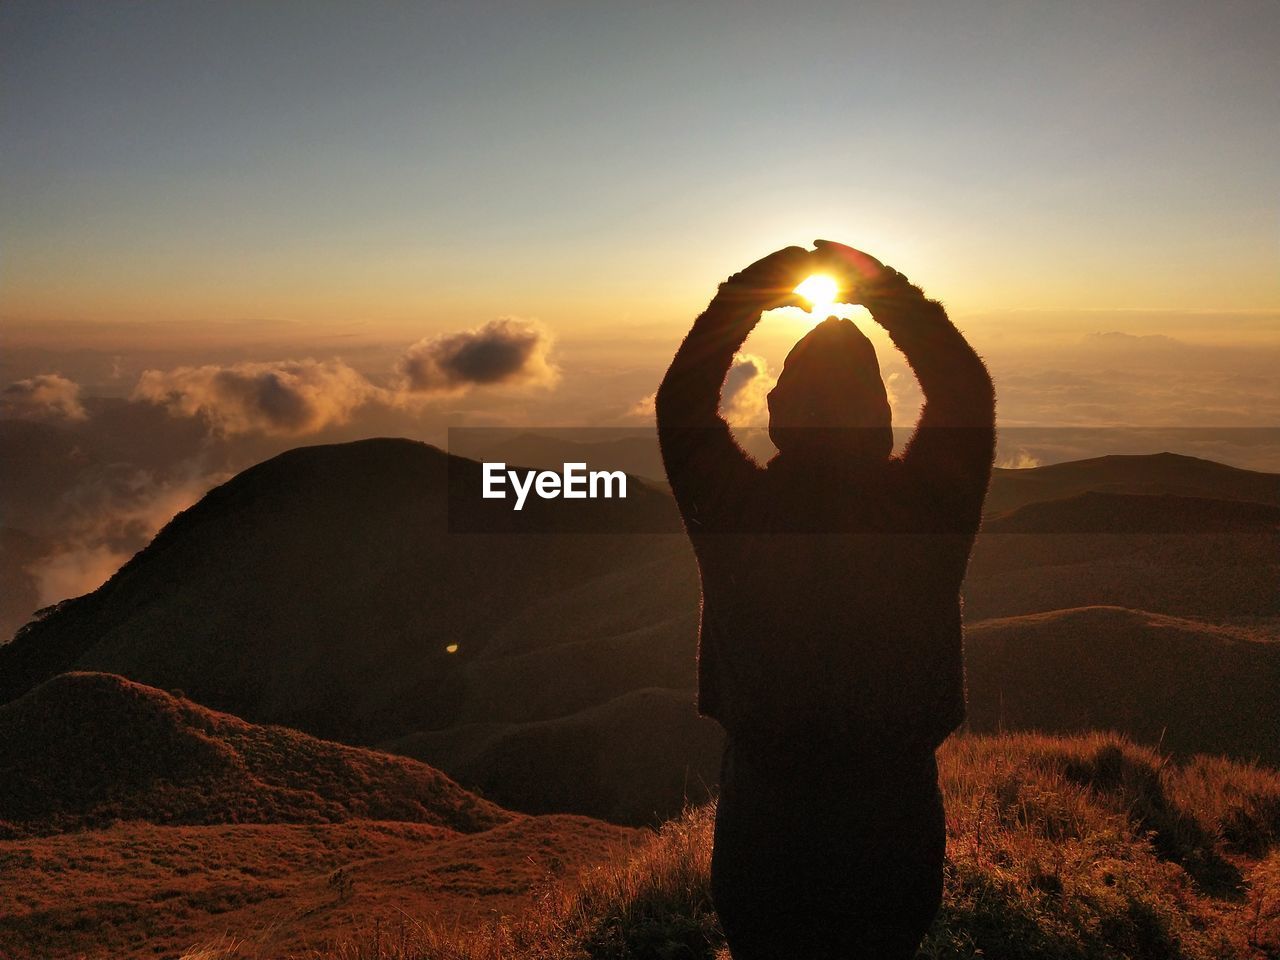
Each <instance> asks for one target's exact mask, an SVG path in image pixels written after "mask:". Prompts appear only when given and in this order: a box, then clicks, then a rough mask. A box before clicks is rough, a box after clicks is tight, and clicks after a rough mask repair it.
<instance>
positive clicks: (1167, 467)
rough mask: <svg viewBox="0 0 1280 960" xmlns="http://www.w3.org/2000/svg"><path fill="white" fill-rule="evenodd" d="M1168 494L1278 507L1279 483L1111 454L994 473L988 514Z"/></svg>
mask: <svg viewBox="0 0 1280 960" xmlns="http://www.w3.org/2000/svg"><path fill="white" fill-rule="evenodd" d="M1088 492H1097V493H1120V494H1135V495H1158V494H1172V495H1174V496H1180V497H1209V498H1213V499H1218V500H1247V501H1252V502H1255V503H1267V504H1270V505H1271V506H1280V478H1278V477H1277V476H1276V475H1275V474H1274V473H1260V472H1258V471H1256V470H1242V469H1240V468H1239V467H1229V466H1227V465H1226V464H1224V463H1215V462H1214V461H1212V460H1202V459H1200V458H1199V457H1188V456H1183V455H1182V454H1177V453H1157V454H1144V455H1116V454H1113V455H1110V456H1106V457H1091V458H1089V459H1087V460H1071V461H1067V462H1065V463H1053V464H1049V465H1048V466H1044V467H1033V468H1031V469H1026V470H1010V469H1001V468H997V469H996V470H995V472H994V473H993V475H992V478H991V492H990V494H989V495H988V497H987V504H986V509H987V513H988V514H991V515H995V514H1000V513H1005V512H1007V511H1009V510H1013V509H1015V508H1017V507H1021V506H1024V505H1026V504H1028V503H1043V502H1044V501H1046V500H1065V499H1068V498H1070V497H1075V496H1078V495H1080V494H1082V493H1088Z"/></svg>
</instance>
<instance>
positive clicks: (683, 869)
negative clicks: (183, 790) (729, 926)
mask: <svg viewBox="0 0 1280 960" xmlns="http://www.w3.org/2000/svg"><path fill="white" fill-rule="evenodd" d="M941 771H942V780H943V787H944V792H945V793H946V795H947V799H948V834H949V845H948V862H947V869H946V896H945V902H944V905H943V909H942V911H941V913H940V915H939V917H938V921H937V923H936V924H935V926H934V929H933V930H932V931H931V933H930V934H929V936H928V937H927V938H926V940H925V942H924V944H923V945H922V947H921V952H920V956H921V957H922V958H930V960H940V958H978V957H983V958H991V960H995V958H1000V960H1013V958H1053V960H1104V958H1106V960H1112V958H1114V960H1120V958H1134V960H1136V958H1143V960H1233V958H1238V960H1246V958H1247V960H1261V958H1268V957H1272V958H1274V957H1277V956H1280V775H1278V774H1276V773H1274V772H1271V771H1267V770H1263V769H1259V768H1255V767H1250V766H1245V765H1241V764H1237V763H1231V762H1228V761H1224V760H1217V759H1199V760H1196V761H1194V762H1192V763H1190V764H1188V765H1185V766H1178V765H1175V764H1173V763H1171V762H1170V761H1168V760H1167V759H1166V758H1164V757H1162V756H1160V755H1159V754H1157V753H1155V752H1154V751H1151V750H1148V749H1145V748H1141V747H1137V746H1134V745H1133V744H1131V743H1129V742H1128V741H1125V740H1122V739H1119V738H1117V737H1114V736H1111V735H1103V734H1097V735H1090V736H1082V737H1075V738H1051V737H1042V736H1036V735H1011V736H1003V737H966V738H958V739H956V740H954V741H953V742H952V743H951V744H949V745H948V747H947V748H946V749H945V750H944V751H943V754H942V757H941ZM713 815H714V814H713V808H712V807H710V806H707V807H701V808H697V809H693V810H690V811H688V812H687V813H686V815H685V816H684V817H683V818H681V819H679V820H676V821H673V822H672V823H670V824H668V825H667V826H666V827H665V828H664V829H663V830H662V831H661V832H660V833H659V834H658V835H657V836H656V837H654V838H653V840H652V841H650V842H649V843H648V844H647V845H646V846H644V847H643V848H642V849H640V850H639V852H638V854H637V855H635V856H634V857H632V858H631V859H626V860H623V859H619V860H616V861H615V862H612V863H608V864H604V865H600V866H595V867H592V868H589V869H586V870H583V871H582V872H581V873H580V875H579V876H578V878H577V880H576V881H575V882H573V883H571V884H561V885H556V886H549V887H547V888H546V889H544V890H543V891H542V892H541V894H540V895H539V897H538V899H537V901H536V903H535V904H534V906H533V908H532V909H530V910H529V911H527V912H526V913H524V914H522V915H521V916H519V917H515V918H507V919H504V920H502V921H499V922H495V923H490V924H488V925H486V926H483V927H481V928H480V929H471V930H465V931H463V930H447V929H440V928H434V927H431V926H428V925H425V924H424V925H419V924H416V923H414V922H413V921H411V920H408V919H406V920H405V921H404V922H402V923H399V924H396V925H393V926H392V927H387V926H385V925H384V926H382V927H379V928H375V929H366V930H362V931H357V932H355V933H353V934H352V935H351V936H350V937H349V938H347V939H345V940H343V941H342V942H339V943H335V944H333V945H332V946H331V947H330V948H329V949H327V950H324V951H319V952H316V953H313V954H310V955H309V960H499V958H504V960H505V958H512V957H528V958H539V960H570V958H610V960H615V958H616V960H621V958H627V957H634V958H662V960H675V958H712V957H716V956H717V955H720V956H721V957H724V956H727V955H726V954H725V953H724V951H723V943H722V940H721V938H720V934H719V930H718V927H717V925H716V921H715V916H714V912H713V908H712V905H711V901H710V896H709V892H708V870H709V864H710V849H711V827H712V822H713ZM196 956H197V955H196V954H192V955H191V960H195V957H196ZM199 956H201V957H202V960H212V958H211V957H210V956H209V955H208V954H200V955H199ZM218 956H220V957H229V956H234V957H238V958H245V957H251V956H253V952H252V951H251V950H248V949H243V948H240V949H237V948H236V947H235V946H234V945H233V947H232V949H230V950H225V951H223V952H222V953H221V954H220V955H218Z"/></svg>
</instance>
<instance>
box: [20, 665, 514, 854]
mask: <svg viewBox="0 0 1280 960" xmlns="http://www.w3.org/2000/svg"><path fill="white" fill-rule="evenodd" d="M0 784H3V786H0V836H6V835H7V836H14V835H23V834H38V833H55V832H61V831H66V830H82V829H86V828H94V827H102V826H107V825H110V824H111V823H113V822H115V821H146V822H149V823H153V824H187V825H192V824H216V823H335V822H341V821H346V820H352V819H357V818H361V819H371V820H396V821H402V822H406V823H421V824H427V825H430V826H435V827H443V828H446V829H448V830H450V831H458V832H462V833H475V832H478V831H481V830H488V829H490V828H491V827H495V826H497V825H499V824H502V823H506V822H508V821H510V820H511V819H513V815H512V814H510V813H508V812H507V811H505V810H503V809H501V808H499V807H496V806H494V805H493V804H492V803H489V802H487V801H485V800H481V799H480V798H479V797H476V796H475V795H473V794H471V793H468V792H467V791H466V790H463V789H462V788H461V787H459V786H458V785H457V784H456V783H454V782H453V781H452V780H450V779H449V778H448V777H446V776H444V775H443V774H442V773H440V771H438V770H436V769H433V768H431V767H429V766H426V765H425V764H422V763H418V762H415V761H412V760H407V759H405V758H403V757H395V756H391V755H389V754H384V753H376V752H374V751H371V750H362V749H358V748H355V747H347V746H342V745H340V744H336V743H328V742H326V741H323V740H316V739H315V738H313V737H310V736H307V735H306V734H302V733H298V732H297V731H295V730H290V729H288V728H285V727H261V726H255V725H253V724H250V723H245V722H244V721H243V720H240V719H238V718H237V717H233V716H230V715H229V714H225V713H217V712H215V711H212V710H208V709H206V708H204V707H201V706H198V705H197V704H194V703H192V702H191V701H190V700H186V699H183V698H181V697H175V696H173V695H171V694H169V693H165V692H164V691H161V690H156V689H154V688H152V687H146V686H143V685H142V684H139V683H134V682H132V681H129V680H125V679H124V678H123V677H117V676H112V675H110V674H101V673H68V674H63V675H61V676H58V677H55V678H54V679H53V680H50V681H49V682H47V683H45V684H43V685H41V686H40V687H38V688H36V689H35V690H33V691H32V692H31V693H29V694H27V695H26V696H24V697H21V698H19V699H18V700H15V701H14V702H12V703H8V704H5V705H4V706H0Z"/></svg>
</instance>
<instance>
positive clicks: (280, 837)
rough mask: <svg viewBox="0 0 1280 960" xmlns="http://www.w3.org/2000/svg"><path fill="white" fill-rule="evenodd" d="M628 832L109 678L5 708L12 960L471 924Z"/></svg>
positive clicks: (68, 680) (77, 680)
mask: <svg viewBox="0 0 1280 960" xmlns="http://www.w3.org/2000/svg"><path fill="white" fill-rule="evenodd" d="M638 836H639V835H638V834H637V833H636V832H635V831H631V830H628V829H625V828H621V827H615V826H611V825H609V824H605V823H601V822H599V821H596V820H589V819H586V818H583V817H573V816H561V817H527V816H522V815H520V814H513V813H510V812H508V811H506V810H503V809H501V808H500V807H497V806H495V805H494V804H492V803H490V802H488V801H486V800H482V799H480V798H479V797H476V796H475V795H474V794H471V793H469V792H467V791H465V790H463V789H462V788H461V787H459V786H458V785H457V784H456V783H454V782H453V781H452V780H450V779H449V778H448V777H446V776H444V775H443V774H441V773H440V772H439V771H438V770H436V769H433V768H432V767H429V766H426V765H425V764H422V763H419V762H417V761H415V760H410V759H407V758H404V757H398V756H391V755H389V754H384V753H377V752H374V751H371V750H364V749H359V748H354V747H347V746H342V745H340V744H336V743H328V742H325V741H321V740H316V739H314V738H312V737H309V736H306V735H305V734H301V733H298V732H296V731H294V730H289V729H287V728H284V727H262V726H255V725H253V724H249V723H245V722H244V721H242V720H239V719H238V718H236V717H233V716H230V715H228V714H224V713H216V712H214V711H211V710H208V709H206V708H204V707H200V706H198V705H196V704H194V703H192V702H190V701H189V700H186V699H183V698H181V697H176V696H173V695H171V694H169V693H165V692H163V691H160V690H156V689H153V688H150V687H144V686H142V685H141V684H137V683H134V682H132V681H128V680H125V679H123V678H121V677H116V676H110V675H106V674H90V673H72V674H64V675H61V676H59V677H56V678H55V679H53V680H51V681H49V682H48V683H45V684H43V685H42V686H40V687H39V688H37V689H36V690H34V691H32V692H31V693H29V694H27V695H26V696H24V697H22V698H20V699H18V700H16V701H14V702H12V703H9V704H6V705H5V706H3V707H0V876H3V878H4V883H3V886H4V890H5V896H3V897H0V956H3V957H6V958H7V957H37V956H38V957H48V958H56V957H108V956H109V957H111V958H113V960H115V958H124V957H155V956H157V955H161V956H177V955H178V954H179V952H180V951H182V950H185V949H186V948H187V947H189V946H190V945H191V944H192V943H194V942H197V941H199V940H203V939H208V938H210V937H216V936H219V935H221V934H223V933H224V932H225V931H227V930H228V929H236V930H240V931H243V932H244V934H246V935H249V936H252V937H253V938H254V939H255V941H256V942H258V944H259V946H260V947H261V948H262V949H263V950H264V951H265V955H269V956H281V955H290V954H294V953H301V952H304V951H306V950H311V949H315V948H318V947H321V946H323V945H324V944H325V943H326V942H329V941H331V940H332V939H333V938H334V937H336V936H338V935H339V934H340V933H341V932H342V931H344V930H346V929H349V928H350V926H351V925H352V924H353V923H356V922H369V921H371V920H372V919H373V918H381V919H382V920H385V921H386V922H388V923H390V922H393V921H398V920H400V919H401V918H403V917H404V916H405V915H406V914H408V913H410V912H413V913H422V914H428V913H429V914H430V915H431V916H432V917H433V918H435V919H436V920H437V921H438V922H446V921H447V922H450V923H454V924H463V923H466V924H474V923H477V922H479V921H482V920H486V919H490V918H493V917H496V916H501V915H503V914H506V913H509V912H511V911H512V910H515V909H520V908H522V907H523V905H524V904H525V903H526V902H527V899H528V897H529V896H530V894H531V893H532V892H533V891H535V890H536V889H537V888H538V886H539V885H541V884H544V883H546V882H547V880H548V878H551V877H555V876H558V875H560V874H562V873H563V872H564V871H566V870H573V869H576V868H578V867H580V866H583V865H585V864H587V863H591V862H595V861H598V860H600V859H602V858H605V857H608V856H610V855H612V853H613V852H614V851H615V850H617V849H618V848H619V847H620V846H626V845H628V844H630V843H632V842H634V841H635V840H636V839H637V838H638Z"/></svg>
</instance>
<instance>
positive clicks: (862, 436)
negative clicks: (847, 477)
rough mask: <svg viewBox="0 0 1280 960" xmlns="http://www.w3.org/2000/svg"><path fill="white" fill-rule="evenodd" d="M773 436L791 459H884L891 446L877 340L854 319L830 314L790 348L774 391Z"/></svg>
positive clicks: (771, 403)
mask: <svg viewBox="0 0 1280 960" xmlns="http://www.w3.org/2000/svg"><path fill="white" fill-rule="evenodd" d="M769 439H771V440H772V441H773V444H774V446H776V447H777V448H778V451H779V453H781V454H782V455H783V456H785V457H787V458H788V459H792V458H799V457H809V456H812V457H817V458H822V459H826V458H831V457H835V458H848V457H858V458H866V459H886V458H888V456H889V455H890V454H891V453H892V452H893V428H892V420H891V414H890V410H889V397H888V394H887V393H886V392H885V388H884V381H883V380H882V379H881V378H880V364H879V362H878V361H877V359H876V351H875V347H873V346H872V345H871V341H870V340H868V339H867V338H866V336H865V335H863V333H862V331H861V330H859V329H858V328H857V326H855V325H854V323H853V321H852V320H840V319H837V318H836V317H829V318H828V319H826V320H824V321H822V323H820V324H818V325H817V326H816V327H814V328H813V329H812V330H811V331H809V333H807V334H806V335H805V336H804V337H803V338H801V340H800V342H799V343H797V344H796V345H795V346H794V347H792V349H791V352H790V353H789V354H787V359H786V362H785V363H784V364H783V367H782V373H781V374H780V375H779V377H778V383H777V385H776V386H775V387H774V388H773V390H771V391H770V392H769Z"/></svg>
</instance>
